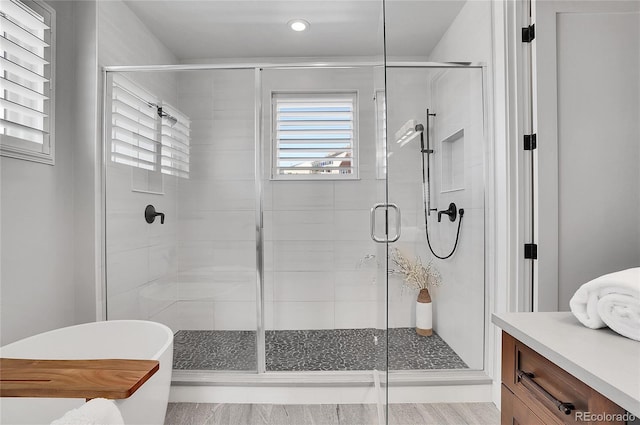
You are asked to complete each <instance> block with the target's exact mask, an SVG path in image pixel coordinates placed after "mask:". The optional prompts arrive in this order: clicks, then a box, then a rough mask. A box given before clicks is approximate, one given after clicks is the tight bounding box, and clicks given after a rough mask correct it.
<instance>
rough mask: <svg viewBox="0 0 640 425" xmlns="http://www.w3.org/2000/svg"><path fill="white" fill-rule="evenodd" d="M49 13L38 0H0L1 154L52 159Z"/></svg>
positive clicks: (46, 7)
mask: <svg viewBox="0 0 640 425" xmlns="http://www.w3.org/2000/svg"><path fill="white" fill-rule="evenodd" d="M53 17H54V12H53V10H51V9H50V8H48V6H45V5H43V4H41V3H37V2H31V1H29V2H22V1H20V0H3V1H1V2H0V136H1V137H2V153H3V154H5V155H9V156H16V157H20V158H23V159H34V160H40V161H42V162H50V163H53V143H52V137H51V134H52V127H53V103H52V96H53V76H52V68H53V67H52V62H53V48H52V45H53V39H54V37H53V31H52V26H53V25H52V24H53V19H54V18H53Z"/></svg>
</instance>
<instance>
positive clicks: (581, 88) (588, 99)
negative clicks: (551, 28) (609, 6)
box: [541, 12, 640, 310]
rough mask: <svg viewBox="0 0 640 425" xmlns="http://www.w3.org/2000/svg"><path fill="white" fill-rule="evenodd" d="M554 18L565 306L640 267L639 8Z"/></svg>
mask: <svg viewBox="0 0 640 425" xmlns="http://www.w3.org/2000/svg"><path fill="white" fill-rule="evenodd" d="M557 22H558V23H557V26H558V32H557V46H558V54H557V58H558V169H559V175H558V189H559V200H558V205H559V212H558V228H559V233H558V236H559V246H558V253H559V255H558V257H559V258H558V260H559V261H558V264H559V270H558V279H559V289H558V291H559V294H558V295H559V299H558V303H559V309H560V310H568V308H569V300H570V299H571V297H572V296H573V294H574V293H575V291H576V290H577V289H578V287H579V286H580V285H581V284H583V283H585V282H587V281H589V280H591V279H593V278H595V277H598V276H600V275H603V274H606V273H610V272H613V271H617V270H621V269H625V268H629V267H638V265H640V223H639V221H638V217H640V174H639V170H640V167H639V165H638V164H639V162H638V158H639V155H640V153H639V149H640V13H638V12H636V13H616V14H613V13H606V14H603V13H597V14H596V13H562V14H559V15H558V20H557ZM541 190H542V189H541Z"/></svg>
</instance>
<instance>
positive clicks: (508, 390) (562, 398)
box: [501, 332, 625, 425]
mask: <svg viewBox="0 0 640 425" xmlns="http://www.w3.org/2000/svg"><path fill="white" fill-rule="evenodd" d="M501 398H502V413H501V424H502V425H516V424H522V425H537V424H558V425H562V424H576V425H577V424H582V425H584V424H585V423H588V424H621V425H624V424H625V421H624V420H623V418H624V413H625V410H624V409H622V408H621V407H620V406H618V405H617V404H615V403H613V402H612V401H611V400H609V399H607V398H606V397H604V396H603V395H602V394H600V393H598V392H597V391H595V390H594V389H592V388H591V387H589V386H588V385H586V384H585V383H583V382H582V381H580V380H579V379H577V378H576V377H574V376H573V375H571V374H569V373H568V372H566V371H565V370H563V369H562V368H560V367H558V366H557V365H556V364H554V363H552V362H551V361H549V360H547V359H546V358H545V357H543V356H541V355H540V354H538V353H537V352H536V351H534V350H532V349H531V348H529V347H527V346H526V345H524V344H523V343H521V342H520V341H518V340H517V339H515V338H513V337H512V336H511V335H509V334H508V333H506V332H502V395H501ZM588 419H595V420H588Z"/></svg>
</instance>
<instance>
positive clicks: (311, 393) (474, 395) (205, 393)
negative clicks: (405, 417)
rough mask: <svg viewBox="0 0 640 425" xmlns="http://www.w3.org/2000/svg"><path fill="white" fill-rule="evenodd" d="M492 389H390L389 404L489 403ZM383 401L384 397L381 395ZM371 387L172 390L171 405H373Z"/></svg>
mask: <svg viewBox="0 0 640 425" xmlns="http://www.w3.org/2000/svg"><path fill="white" fill-rule="evenodd" d="M491 396H492V385H491V384H480V385H444V386H440V385H438V386H433V385H428V386H420V385H410V386H393V387H391V388H390V389H389V402H390V403H472V402H473V403H476V402H491V401H492V397H491ZM381 398H382V400H384V394H382V397H381ZM378 400H379V397H378V394H377V392H376V390H375V387H374V386H373V385H371V386H353V387H347V386H317V387H313V386H306V387H305V386H237V385H234V386H224V385H222V386H221V385H215V386H208V385H198V386H187V385H178V386H172V387H171V392H170V394H169V401H170V402H172V403H251V404H262V403H265V404H376V403H377V402H378Z"/></svg>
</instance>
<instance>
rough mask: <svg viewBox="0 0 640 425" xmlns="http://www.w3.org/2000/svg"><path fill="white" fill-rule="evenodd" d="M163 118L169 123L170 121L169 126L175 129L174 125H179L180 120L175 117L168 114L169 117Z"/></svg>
mask: <svg viewBox="0 0 640 425" xmlns="http://www.w3.org/2000/svg"><path fill="white" fill-rule="evenodd" d="M163 118H164V119H166V120H167V121H169V126H170V127H173V126H174V125H176V124H177V123H178V119H177V118H176V117H174V116H173V115H169V114H167V116H165V117H163Z"/></svg>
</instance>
